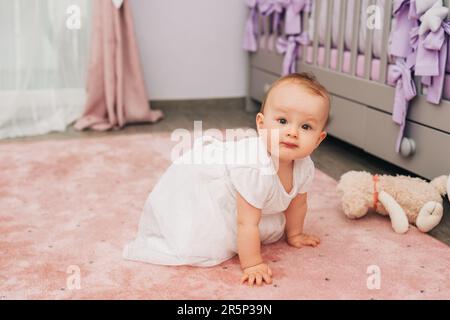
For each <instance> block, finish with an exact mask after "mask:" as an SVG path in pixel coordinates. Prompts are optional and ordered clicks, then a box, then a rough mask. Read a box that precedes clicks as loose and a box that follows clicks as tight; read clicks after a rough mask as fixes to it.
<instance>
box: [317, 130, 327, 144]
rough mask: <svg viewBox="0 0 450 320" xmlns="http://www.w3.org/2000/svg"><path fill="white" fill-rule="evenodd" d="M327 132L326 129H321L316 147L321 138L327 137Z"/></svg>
mask: <svg viewBox="0 0 450 320" xmlns="http://www.w3.org/2000/svg"><path fill="white" fill-rule="evenodd" d="M327 135H328V134H327V132H326V131H322V132H321V133H320V135H319V140H318V141H317V145H316V148H317V147H318V146H319V145H320V144H321V143H322V141H323V140H325V138H326V137H327Z"/></svg>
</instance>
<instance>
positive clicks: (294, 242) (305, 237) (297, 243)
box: [286, 233, 320, 248]
mask: <svg viewBox="0 0 450 320" xmlns="http://www.w3.org/2000/svg"><path fill="white" fill-rule="evenodd" d="M286 241H287V243H288V244H289V245H291V246H293V247H296V248H301V247H303V246H311V247H317V246H318V245H319V243H320V239H319V238H318V237H316V236H312V235H309V234H306V233H302V234H297V235H295V236H291V237H288V238H287V239H286Z"/></svg>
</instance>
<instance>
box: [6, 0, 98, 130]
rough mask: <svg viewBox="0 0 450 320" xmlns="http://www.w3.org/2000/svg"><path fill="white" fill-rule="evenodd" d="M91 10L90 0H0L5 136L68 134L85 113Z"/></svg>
mask: <svg viewBox="0 0 450 320" xmlns="http://www.w3.org/2000/svg"><path fill="white" fill-rule="evenodd" d="M74 5H75V6H74ZM78 8H79V13H80V14H79V15H77V9H78ZM73 10H75V11H73ZM90 11H91V9H90V1H89V0H0V138H12V137H21V136H31V135H39V134H44V133H48V132H51V131H64V130H65V129H66V127H67V125H68V124H70V123H72V122H73V121H74V120H76V119H77V118H78V117H79V116H80V115H81V113H82V111H83V107H84V102H85V96H86V95H85V81H86V72H87V65H88V58H89V34H90V19H91V17H90ZM77 21H79V22H80V24H79V25H77V23H78V22H77ZM68 22H69V23H68Z"/></svg>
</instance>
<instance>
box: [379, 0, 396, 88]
mask: <svg viewBox="0 0 450 320" xmlns="http://www.w3.org/2000/svg"><path fill="white" fill-rule="evenodd" d="M392 1H393V0H385V2H384V8H383V10H384V21H383V34H382V40H381V53H380V54H381V56H380V80H379V82H380V83H383V84H385V83H386V78H387V71H388V70H387V68H388V66H387V62H388V42H389V35H390V33H391V21H392V19H393V15H392Z"/></svg>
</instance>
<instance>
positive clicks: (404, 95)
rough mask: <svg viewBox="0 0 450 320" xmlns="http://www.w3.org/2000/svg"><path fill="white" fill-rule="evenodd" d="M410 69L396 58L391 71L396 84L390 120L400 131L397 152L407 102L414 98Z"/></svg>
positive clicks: (403, 125)
mask: <svg viewBox="0 0 450 320" xmlns="http://www.w3.org/2000/svg"><path fill="white" fill-rule="evenodd" d="M411 67H412V66H409V65H408V64H407V63H406V62H405V61H404V59H402V58H397V61H396V62H395V65H394V66H393V67H392V69H391V77H392V79H393V80H394V81H395V82H396V87H395V99H394V110H393V112H392V119H393V120H394V122H395V123H397V124H398V125H400V131H399V133H398V136H397V142H396V145H395V150H396V151H397V152H399V151H400V145H401V142H402V139H403V135H404V131H405V125H406V115H407V113H408V106H409V101H411V100H412V99H413V98H414V97H415V96H416V86H415V84H414V80H413V79H412V76H411Z"/></svg>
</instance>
